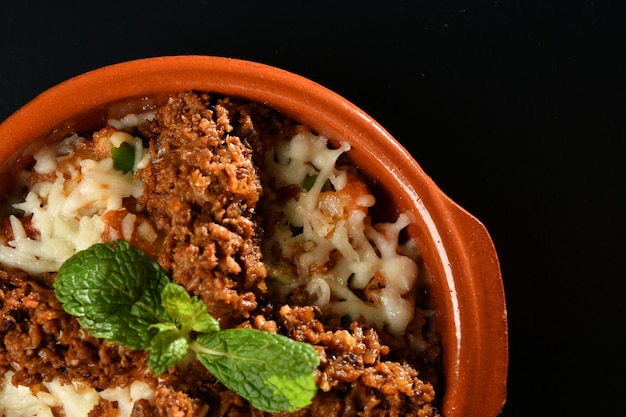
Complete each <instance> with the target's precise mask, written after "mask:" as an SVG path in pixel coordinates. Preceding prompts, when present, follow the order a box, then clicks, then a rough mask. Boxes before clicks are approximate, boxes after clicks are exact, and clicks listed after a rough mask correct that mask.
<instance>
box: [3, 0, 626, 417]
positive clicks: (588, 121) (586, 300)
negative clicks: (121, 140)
mask: <svg viewBox="0 0 626 417" xmlns="http://www.w3.org/2000/svg"><path fill="white" fill-rule="evenodd" d="M13 3H17V4H19V5H11V6H9V5H7V4H5V3H3V5H2V7H1V8H0V52H1V53H2V55H1V58H0V59H1V62H2V64H1V65H0V91H2V93H1V97H2V99H1V100H0V120H3V119H4V118H6V117H7V116H8V115H9V114H10V113H12V112H14V111H15V110H17V109H18V108H19V107H20V106H21V105H23V104H25V103H26V102H27V101H28V100H30V99H31V98H33V97H34V96H35V95H37V94H38V93H40V92H42V91H43V90H44V89H46V88H48V87H51V86H52V85H54V84H56V83H58V82H60V81H63V80H65V79H67V78H69V77H72V76H75V75H78V74H80V73H82V72H84V71H87V70H91V69H95V68H97V67H100V66H103V65H106V64H111V63H116V62H120V61H125V60H129V59H134V58H140V57H149V56H157V55H173V54H205V55H221V56H229V57H236V58H244V59H249V60H255V61H259V62H263V63H267V64H271V65H275V66H278V67H281V68H284V69H286V70H290V71H292V72H296V73H298V74H300V75H303V76H305V77H308V78H311V79H312V80H314V81H317V82H319V83H320V84H322V85H324V86H326V87H329V88H330V89H333V90H335V91H336V92H338V93H339V94H341V95H343V96H344V97H346V98H347V99H349V100H350V101H352V102H353V103H355V104H356V105H358V106H359V107H361V108H362V109H363V110H365V111H366V112H367V113H369V114H370V115H371V116H373V117H374V118H375V119H377V120H378V121H379V122H380V123H381V124H382V125H383V126H384V127H386V128H387V129H388V130H389V131H390V132H391V133H392V134H393V135H394V136H395V137H396V138H397V139H398V140H399V141H400V142H402V143H403V144H404V145H405V146H406V147H407V148H408V149H409V150H410V151H411V152H412V154H413V155H414V156H415V158H416V159H417V161H418V162H419V163H420V165H421V166H422V167H423V168H424V170H425V171H426V172H427V173H428V174H429V175H430V176H431V177H432V178H433V179H434V180H435V182H437V183H438V184H439V186H440V187H441V188H442V189H443V190H444V191H445V192H446V193H447V194H448V195H449V196H450V197H451V198H452V199H453V200H455V201H457V202H458V203H459V204H460V205H461V206H463V207H465V208H466V209H467V210H468V211H470V212H471V213H473V214H474V215H476V216H477V217H478V218H479V219H480V220H481V221H482V222H483V223H484V224H485V225H486V227H487V228H488V230H489V232H490V233H491V235H492V237H493V240H494V242H495V245H496V248H497V250H498V253H499V257H500V261H501V266H502V273H503V277H504V285H505V289H506V293H507V303H508V309H509V325H510V329H509V330H510V354H511V359H510V379H509V395H508V401H507V404H506V406H505V408H504V412H503V416H539V415H545V416H554V415H558V416H571V415H593V416H601V415H621V414H623V411H621V409H622V405H621V400H620V398H621V396H622V391H623V383H621V384H620V383H618V382H614V380H615V378H619V377H621V376H622V374H623V373H624V372H625V371H626V366H625V365H626V364H625V362H626V361H625V360H624V351H625V348H626V342H624V339H623V337H622V335H621V334H620V333H621V332H623V330H624V328H625V327H626V325H625V324H626V320H625V318H626V315H625V314H624V312H623V308H622V306H623V304H624V303H623V301H622V300H623V291H622V290H623V288H624V284H623V283H624V280H625V278H626V273H625V267H624V254H623V252H624V249H626V245H625V244H624V238H625V235H626V227H625V222H624V215H625V214H626V205H625V204H624V203H625V201H626V182H625V180H626V173H625V170H626V168H625V167H624V166H625V165H624V163H623V159H624V157H625V156H626V155H625V152H624V149H625V147H624V141H625V140H626V122H625V120H626V119H625V113H626V99H625V93H626V81H625V80H626V66H625V65H624V49H625V44H626V36H625V35H626V29H625V27H626V25H625V24H624V17H625V16H626V14H625V13H624V11H623V10H620V9H623V7H621V6H618V4H619V3H620V2H612V3H611V2H608V1H580V2H579V1H570V2H565V1H561V2H556V1H551V2H547V1H525V2H523V1H520V2H515V1H504V0H498V1H486V2H478V1H475V2H470V1H466V2H456V4H452V3H450V2H440V1H435V0H431V1H419V0H417V1H413V2H411V1H405V2H393V1H389V2H376V3H373V2H372V4H371V5H369V4H368V3H367V2H365V3H364V2H354V3H353V4H352V5H350V6H348V5H347V3H345V2H344V3H341V4H343V5H342V6H337V5H336V4H340V2H319V1H318V2H314V4H315V5H314V6H305V5H299V4H300V3H298V2H284V3H280V4H278V3H271V2H270V3H268V2H260V1H245V2H226V1H220V2H213V1H187V2H183V1H181V2H173V1H168V2H166V1H162V2H148V1H144V2H138V1H137V2H131V1H128V2H117V1H108V2H104V3H103V4H101V5H100V4H98V5H96V3H89V2H85V3H83V4H86V5H89V6H80V7H78V6H74V7H69V6H59V5H55V4H54V3H53V2H40V3H41V4H40V5H33V2H12V3H11V4H13ZM312 3H313V2H312ZM521 3H523V5H521ZM76 4H81V3H78V2H76ZM91 4H94V6H92V5H91ZM271 4H277V5H276V6H271ZM333 4H335V5H333ZM0 140H7V139H6V138H0Z"/></svg>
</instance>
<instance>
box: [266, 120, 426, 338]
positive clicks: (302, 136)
mask: <svg viewBox="0 0 626 417" xmlns="http://www.w3.org/2000/svg"><path fill="white" fill-rule="evenodd" d="M349 149H350V146H349V145H348V144H347V143H342V144H341V145H340V147H339V148H337V149H331V148H329V147H328V144H327V141H326V139H324V138H323V137H319V136H316V135H314V134H313V133H311V132H302V133H299V134H298V135H296V136H295V137H294V138H293V139H292V140H291V141H284V142H280V143H278V144H277V145H276V147H275V149H274V152H273V153H271V154H270V155H268V158H267V163H268V165H269V168H268V173H269V174H270V176H271V177H272V178H273V179H274V180H275V181H276V186H277V187H283V186H287V185H289V184H299V185H301V184H303V183H304V182H305V180H306V179H307V177H312V176H314V177H315V182H314V184H313V186H312V187H311V188H310V189H309V190H308V191H304V190H303V191H302V192H301V193H300V195H299V197H298V198H297V199H294V200H291V201H290V202H288V203H287V204H286V205H285V206H284V207H281V208H280V210H281V211H283V212H284V214H285V219H286V221H285V222H284V223H283V224H282V225H281V226H280V227H278V229H277V230H276V232H275V233H273V235H272V236H270V237H269V239H268V240H267V242H265V253H266V254H270V253H272V251H274V250H276V248H279V250H280V251H281V252H282V253H281V254H282V258H286V259H289V260H291V261H293V262H294V263H295V265H296V268H297V277H294V279H292V280H285V279H284V277H280V278H281V279H279V281H280V282H281V286H282V288H279V292H282V293H283V294H286V293H288V292H290V291H292V290H293V289H294V288H296V287H298V286H302V285H304V286H305V288H306V289H307V291H308V292H309V294H310V299H311V302H313V303H315V304H317V305H318V306H319V307H321V308H322V309H323V310H326V311H329V312H333V313H336V314H339V315H348V316H350V317H352V318H357V317H358V316H360V315H362V316H363V317H364V318H365V320H366V321H368V322H370V323H372V324H374V325H376V326H377V327H378V328H386V329H387V330H388V331H389V332H390V333H391V334H394V335H401V334H403V333H404V331H405V329H406V327H407V325H408V323H409V322H410V321H411V320H412V318H413V314H414V310H415V306H414V303H413V302H412V298H411V296H410V295H411V291H412V289H413V288H414V286H415V284H416V282H417V277H418V268H417V263H416V261H415V259H414V258H411V257H409V256H407V255H405V254H403V252H404V251H403V248H402V247H401V245H400V244H399V234H400V232H401V231H402V229H404V228H405V227H406V226H408V224H409V218H408V216H407V215H405V214H401V215H400V216H399V217H398V219H397V221H396V222H394V223H381V224H376V225H372V224H371V223H370V222H371V219H370V217H369V211H368V210H369V208H370V207H372V206H373V205H374V203H375V199H374V197H373V196H372V195H371V194H370V193H369V191H368V190H367V188H366V187H365V185H364V183H362V182H361V181H360V180H358V179H357V178H356V176H355V175H353V174H349V173H348V171H347V170H344V169H340V168H337V167H336V164H337V159H338V158H339V156H340V155H341V154H343V153H344V152H346V151H348V150H349ZM327 182H329V183H330V184H331V185H332V191H324V185H325V184H327ZM300 229H301V230H302V231H301V232H299V231H296V232H294V230H300ZM270 271H272V269H271V268H270ZM275 277H277V278H279V277H278V275H277V274H276V275H275ZM357 293H359V294H364V297H361V296H357Z"/></svg>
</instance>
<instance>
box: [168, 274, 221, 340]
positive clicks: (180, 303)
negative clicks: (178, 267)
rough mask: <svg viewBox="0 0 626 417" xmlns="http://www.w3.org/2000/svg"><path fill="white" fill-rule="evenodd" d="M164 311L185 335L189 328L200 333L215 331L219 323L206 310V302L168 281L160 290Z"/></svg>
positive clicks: (218, 327)
mask: <svg viewBox="0 0 626 417" xmlns="http://www.w3.org/2000/svg"><path fill="white" fill-rule="evenodd" d="M161 302H162V304H163V308H165V312H166V313H167V314H168V315H169V316H170V317H171V318H172V319H173V320H174V321H176V323H178V324H179V325H180V327H181V329H182V331H183V333H184V334H185V335H187V336H188V335H189V332H190V330H195V331H197V332H202V333H210V332H217V331H219V329H220V325H219V323H218V322H217V320H215V319H214V318H213V316H211V315H210V314H209V312H208V310H207V307H206V304H204V302H202V301H201V300H199V299H198V297H192V296H190V295H189V293H188V292H187V290H185V288H184V287H182V286H180V285H177V284H173V283H169V284H167V285H166V286H165V288H164V289H163V291H162V292H161Z"/></svg>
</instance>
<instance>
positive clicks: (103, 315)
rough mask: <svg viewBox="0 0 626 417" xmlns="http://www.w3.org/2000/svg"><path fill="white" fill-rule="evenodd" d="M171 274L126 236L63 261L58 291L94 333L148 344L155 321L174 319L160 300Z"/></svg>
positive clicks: (136, 344) (66, 306) (140, 346)
mask: <svg viewBox="0 0 626 417" xmlns="http://www.w3.org/2000/svg"><path fill="white" fill-rule="evenodd" d="M168 282H169V278H168V277H167V275H165V273H164V272H163V271H162V270H161V269H160V267H159V266H158V265H157V264H156V263H155V262H154V261H152V260H151V259H150V258H149V257H148V256H147V255H146V254H145V253H144V252H142V251H141V250H139V249H136V248H133V247H132V246H131V245H130V243H128V242H126V241H124V240H118V241H115V242H108V243H103V244H96V245H93V246H91V247H89V248H88V249H86V250H84V251H81V252H78V253H76V254H75V255H73V256H72V257H70V258H69V259H68V260H67V261H65V262H64V263H63V265H62V266H61V268H60V269H59V272H58V274H57V276H56V278H55V281H54V293H55V295H56V297H57V299H58V300H59V301H61V302H62V303H63V309H64V310H65V311H66V312H68V313H69V314H72V315H74V316H77V318H78V322H79V323H80V325H81V326H83V327H84V328H85V329H87V330H88V331H89V332H90V334H91V335H92V336H94V337H99V338H104V339H108V340H109V341H111V342H115V343H119V344H122V345H124V346H126V347H129V348H131V349H148V348H150V344H151V341H152V339H153V338H154V336H155V335H156V333H157V329H156V328H153V327H151V326H153V325H154V324H157V323H160V322H167V321H170V320H169V318H168V317H167V314H166V312H165V310H164V308H163V306H162V305H161V291H162V290H163V288H164V287H165V285H166V284H167V283H168Z"/></svg>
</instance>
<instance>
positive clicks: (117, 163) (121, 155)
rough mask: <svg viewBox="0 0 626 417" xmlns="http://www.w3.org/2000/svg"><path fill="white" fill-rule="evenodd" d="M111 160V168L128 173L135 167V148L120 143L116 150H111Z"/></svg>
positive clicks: (125, 143)
mask: <svg viewBox="0 0 626 417" xmlns="http://www.w3.org/2000/svg"><path fill="white" fill-rule="evenodd" d="M111 158H113V168H115V169H117V170H120V171H123V172H124V173H127V172H130V171H132V170H133V168H134V167H135V148H134V146H133V145H131V144H130V143H128V142H122V143H121V145H120V146H119V147H118V148H116V147H112V148H111Z"/></svg>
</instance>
